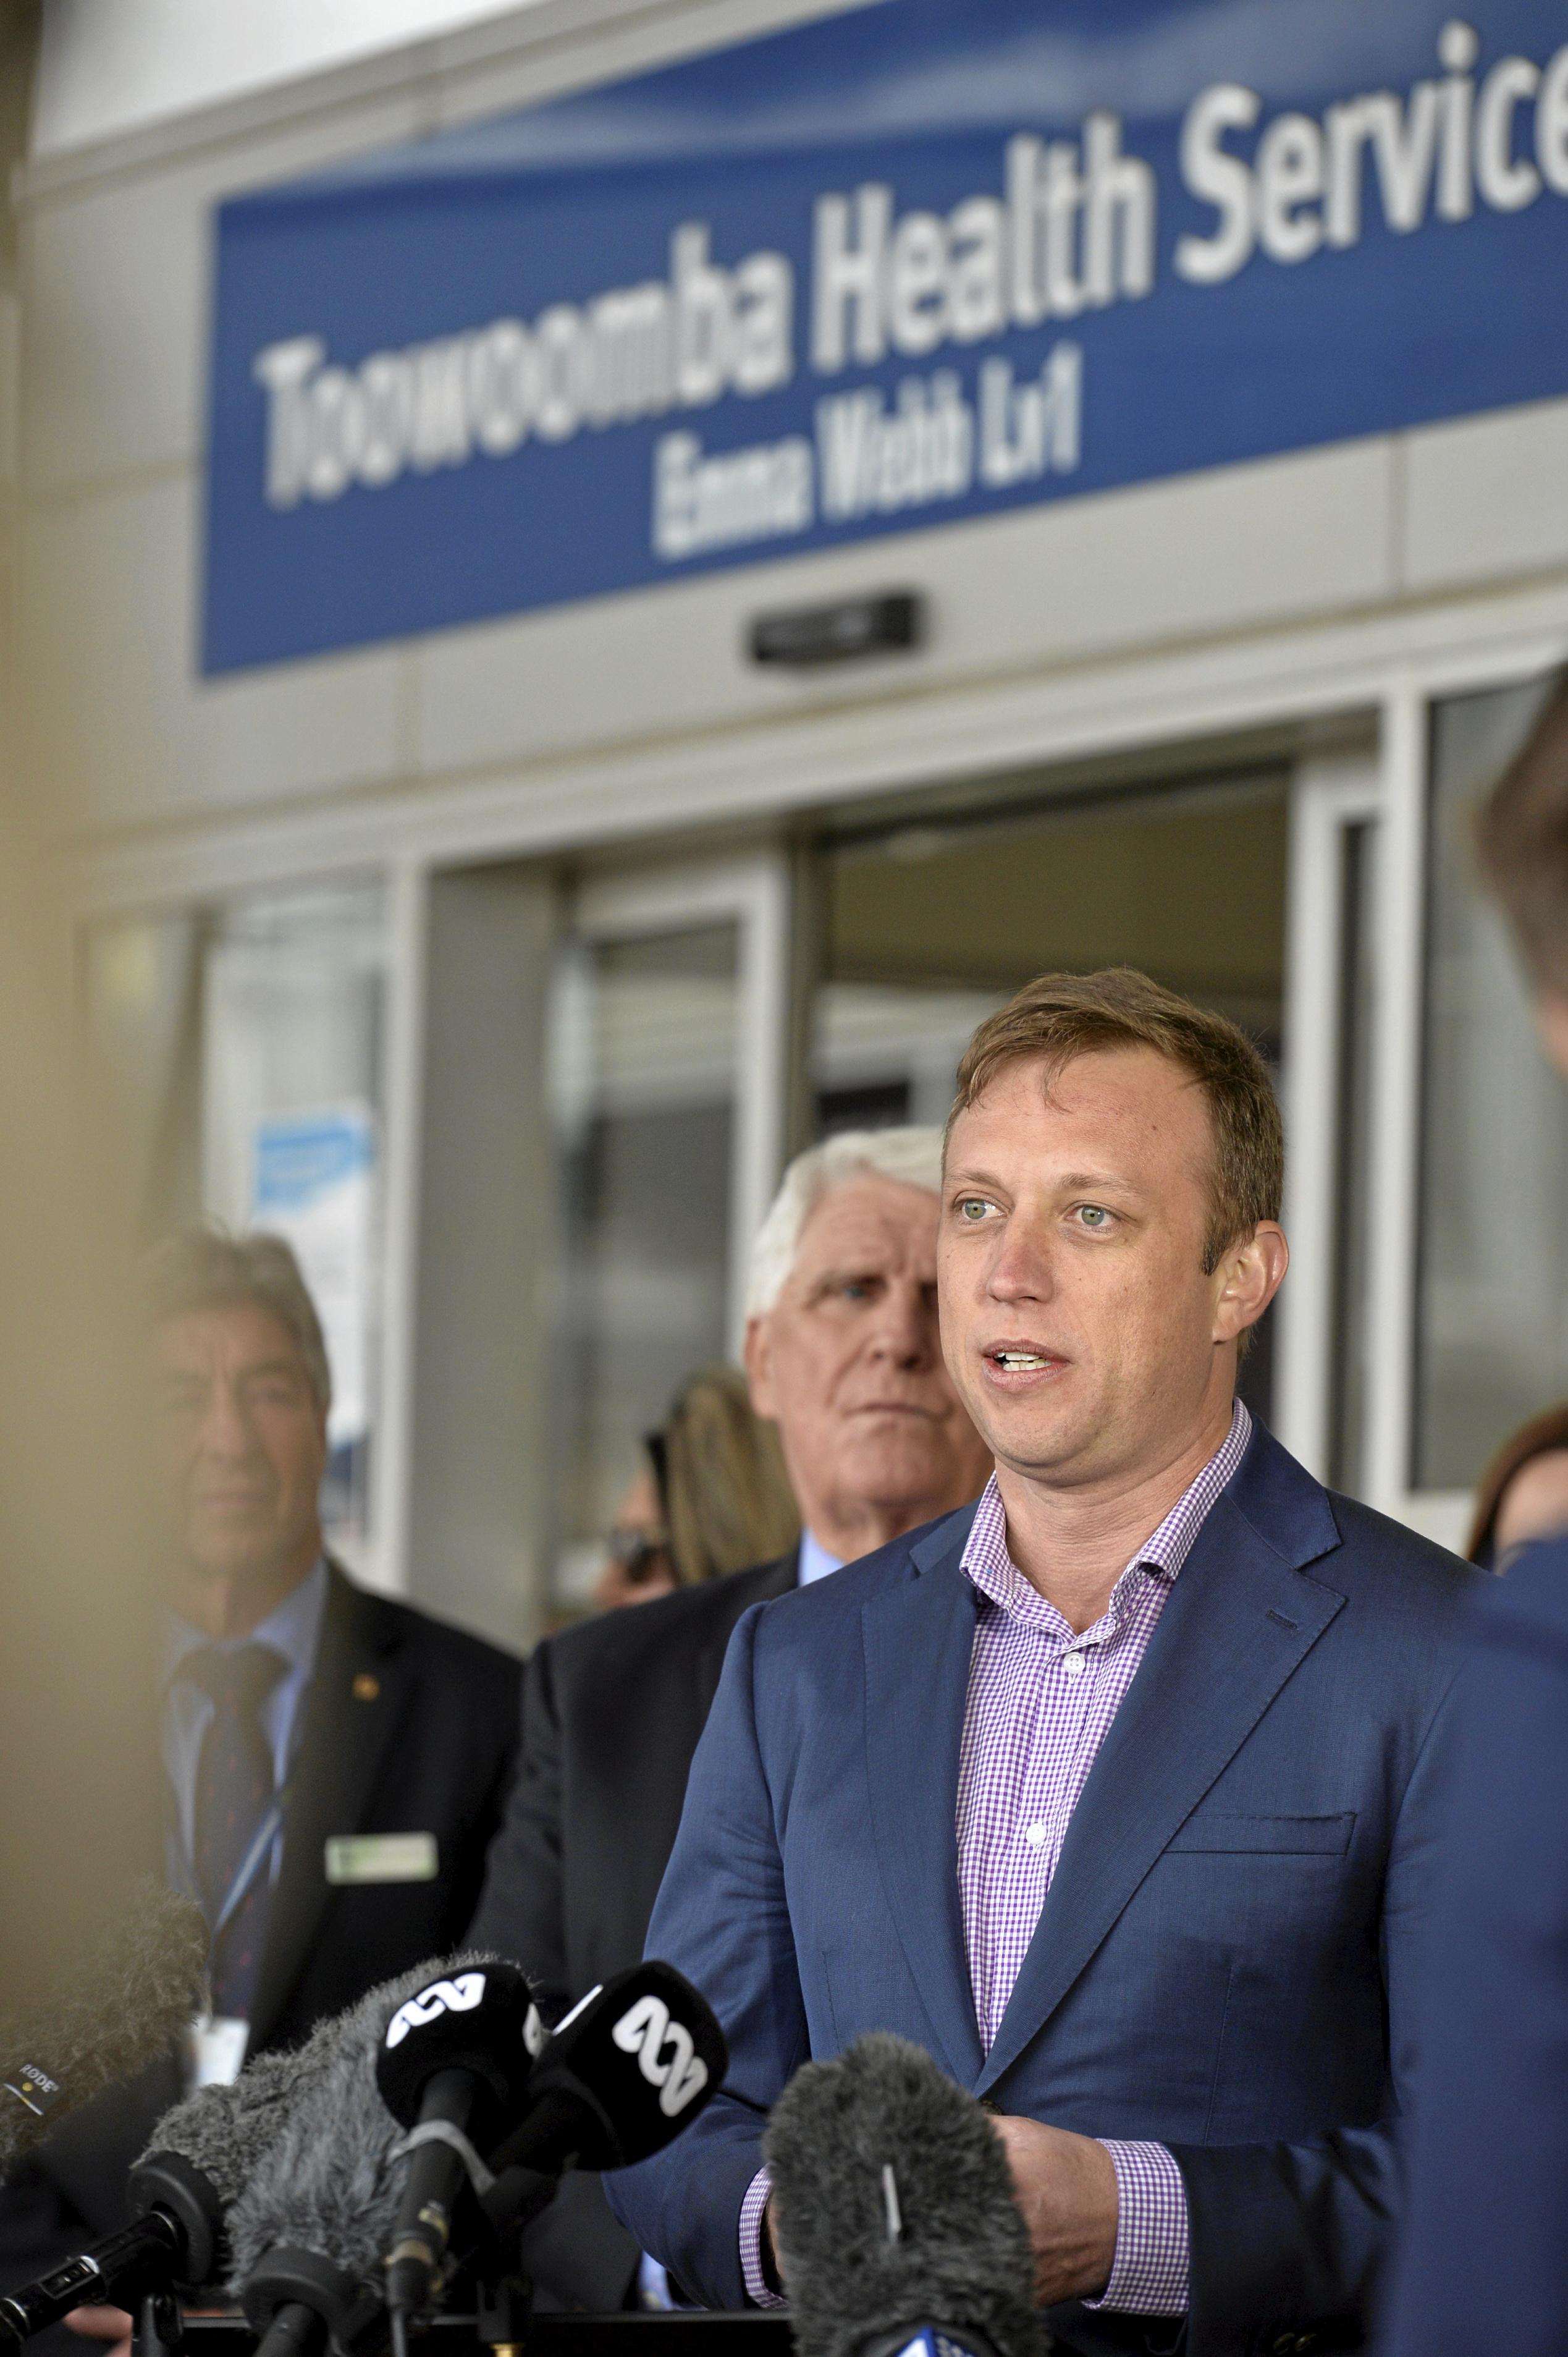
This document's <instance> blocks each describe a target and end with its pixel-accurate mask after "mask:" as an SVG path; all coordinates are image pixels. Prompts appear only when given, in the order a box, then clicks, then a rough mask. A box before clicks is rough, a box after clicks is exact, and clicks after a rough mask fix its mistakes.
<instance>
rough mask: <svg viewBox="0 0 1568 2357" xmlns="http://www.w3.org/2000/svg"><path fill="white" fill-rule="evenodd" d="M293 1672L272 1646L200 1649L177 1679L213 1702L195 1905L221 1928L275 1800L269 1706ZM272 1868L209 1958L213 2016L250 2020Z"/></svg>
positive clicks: (256, 1876)
mask: <svg viewBox="0 0 1568 2357" xmlns="http://www.w3.org/2000/svg"><path fill="white" fill-rule="evenodd" d="M287 1668H288V1663H286V1662H285V1659H284V1657H283V1655H282V1654H281V1653H275V1652H274V1651H273V1649H272V1647H271V1646H270V1645H241V1646H239V1647H238V1648H237V1649H236V1650H235V1651H234V1652H220V1651H219V1650H218V1648H217V1647H216V1646H215V1645H208V1646H203V1647H202V1648H201V1650H200V1651H199V1652H195V1653H192V1654H189V1655H188V1657H187V1659H186V1660H185V1661H184V1662H182V1663H181V1664H180V1671H179V1674H180V1675H181V1677H184V1678H188V1679H189V1680H190V1681H191V1682H192V1684H195V1685H199V1687H200V1688H201V1689H202V1691H203V1693H204V1694H207V1695H210V1697H211V1700H212V1706H213V1709H212V1721H211V1724H210V1726H209V1727H208V1730H207V1733H206V1734H205V1736H204V1737H203V1738H202V1742H201V1759H200V1762H199V1766H198V1769H197V1775H196V1855H195V1857H194V1860H193V1863H194V1865H195V1867H196V1888H197V1896H198V1897H199V1899H200V1900H201V1904H202V1906H203V1908H204V1909H205V1910H206V1912H207V1920H208V1921H209V1923H216V1921H218V1917H219V1913H220V1910H221V1908H222V1906H223V1902H224V1900H226V1899H227V1898H228V1896H229V1893H230V1890H231V1888H232V1886H233V1882H234V1878H235V1876H236V1875H237V1874H238V1873H239V1871H240V1868H241V1867H242V1865H243V1864H244V1861H245V1857H246V1854H247V1852H248V1851H249V1849H250V1847H251V1845H252V1842H253V1841H254V1839H255V1837H256V1835H257V1833H258V1831H259V1830H260V1827H261V1824H262V1821H263V1818H264V1817H265V1815H266V1813H267V1811H268V1810H269V1809H270V1808H271V1807H272V1804H273V1802H274V1799H275V1798H276V1793H277V1785H276V1780H275V1778H274V1774H273V1748H272V1745H271V1743H270V1742H269V1741H268V1739H267V1736H266V1731H265V1729H264V1728H263V1725H262V1717H261V1713H262V1705H263V1703H264V1702H265V1700H266V1698H267V1696H268V1695H270V1694H271V1692H272V1690H273V1688H274V1686H275V1685H276V1684H277V1682H278V1680H279V1679H280V1678H281V1677H282V1676H283V1675H284V1674H285V1671H286V1669H287ZM269 1868H270V1860H267V1859H263V1860H262V1861H261V1862H260V1863H259V1865H258V1866H257V1868H256V1871H255V1872H254V1873H253V1874H252V1877H251V1880H250V1883H249V1885H248V1886H247V1888H246V1890H245V1893H244V1896H243V1898H242V1900H240V1902H239V1904H238V1906H236V1907H235V1908H234V1910H233V1911H232V1913H231V1915H230V1917H229V1920H228V1921H227V1922H226V1923H225V1924H224V1926H223V1929H222V1931H221V1932H220V1934H219V1936H218V1941H217V1943H216V1947H215V1949H214V1953H213V1958H212V2009H213V2011H214V2012H215V2013H226V2014H234V2015H237V2016H239V2017H241V2018H248V2017H249V2014H250V2009H251V2000H252V1996H253V1995H254V1993H255V1986H256V1975H257V1972H258V1970H259V1968H260V1965H261V1960H262V1945H263V1941H264V1940H265V1938H266V1928H267V1915H268V1911H269V1909H270V1906H271V1902H272V1875H271V1872H270V1870H269Z"/></svg>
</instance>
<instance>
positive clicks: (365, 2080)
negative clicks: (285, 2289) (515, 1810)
mask: <svg viewBox="0 0 1568 2357" xmlns="http://www.w3.org/2000/svg"><path fill="white" fill-rule="evenodd" d="M495 1964H496V1959H495V1958H494V1957H489V1956H481V1955H464V1956H457V1957H453V1958H450V1959H447V1958H444V1957H435V1958H433V1959H431V1960H430V1961H428V1962H426V1963H424V1964H419V1965H417V1966H416V1967H415V1968H414V1970H413V1971H412V1972H407V1973H400V1974H399V1975H398V1976H397V1978H396V1979H395V1980H390V1981H385V1982H383V1983H382V1984H381V1986H380V1987H379V1988H373V1989H371V1991H370V1993H369V1995H368V1996H363V1997H361V1998H360V2001H359V2003H358V2004H357V2005H354V2006H351V2007H349V2010H348V2012H346V2013H341V2014H338V2015H336V2016H335V2017H334V2018H332V2019H331V2020H330V2021H327V2022H323V2023H322V2025H321V2026H320V2028H319V2029H317V2030H315V2031H314V2032H313V2033H312V2035H311V2036H310V2038H308V2039H307V2040H306V2043H305V2044H304V2046H302V2047H301V2048H300V2049H299V2050H298V2051H297V2052H296V2053H294V2054H287V2055H284V2056H282V2057H280V2058H279V2061H280V2062H281V2064H282V2065H283V2066H284V2070H285V2076H286V2077H287V2078H288V2080H289V2084H288V2089H287V2093H286V2096H285V2105H284V2108H285V2116H284V2118H283V2121H282V2124H281V2126H280V2128H279V2131H278V2133H277V2135H276V2136H274V2138H272V2140H271V2141H270V2143H269V2144H268V2146H267V2147H266V2149H265V2150H264V2151H263V2153H262V2154H261V2155H260V2157H259V2158H258V2160H257V2162H256V2165H255V2167H254V2169H252V2172H251V2175H250V2178H249V2180H248V2182H247V2183H246V2185H245V2186H244V2188H243V2190H242V2192H241V2194H240V2196H239V2198H238V2200H237V2201H235V2203H234V2206H233V2208H232V2210H231V2212H230V2217H229V2243H230V2248H231V2255H232V2261H231V2288H232V2289H233V2291H234V2293H235V2295H236V2297H242V2295H243V2290H244V2287H245V2283H246V2280H247V2278H248V2277H249V2276H251V2275H252V2274H253V2273H254V2272H255V2271H256V2269H257V2268H258V2267H259V2266H260V2265H261V2262H262V2261H263V2259H266V2258H267V2257H269V2256H270V2255H271V2254H272V2253H273V2252H274V2251H275V2250H277V2249H278V2248H280V2247H286V2248H288V2249H290V2250H300V2251H308V2252H313V2253H315V2254H316V2255H317V2256H319V2257H321V2258H324V2259H328V2260H330V2261H331V2263H332V2265H333V2266H336V2267H338V2268H339V2269H341V2270H342V2271H343V2272H344V2273H345V2274H346V2275H349V2276H355V2277H357V2278H358V2279H359V2280H360V2282H362V2283H363V2284H365V2285H366V2286H368V2287H372V2288H375V2289H377V2290H378V2291H379V2287H380V2281H381V2260H382V2256H383V2255H384V2253H385V2250H386V2247H387V2244H388V2243H389V2242H390V2241H391V2239H392V2227H393V2225H394V2223H395V2222H396V2218H397V2209H398V2202H399V2201H400V2200H401V2198H402V2194H403V2179H404V2178H405V2177H406V2176H407V2174H408V2160H407V2158H406V2157H401V2156H400V2157H399V2158H397V2159H394V2158H392V2153H393V2147H395V2146H397V2145H399V2144H401V2143H402V2141H403V2133H404V2132H403V2126H402V2124H401V2123H400V2122H399V2121H397V2120H395V2119H394V2118H393V2117H392V2114H391V2112H389V2111H388V2109H387V2107H386V2104H385V2102H384V2101H383V2100H382V2097H381V2090H380V2088H379V2087H378V2086H377V2084H376V2063H377V2059H378V2057H379V2056H380V2054H381V2047H382V2040H383V2039H384V2036H385V2033H386V2027H387V2021H388V2018H389V2017H390V2016H391V2015H392V2013H394V2012H395V2011H396V2009H397V2008H398V2007H400V2006H401V2005H403V2004H404V2003H405V2002H406V2001H407V1999H408V1998H410V1997H413V1996H417V1995H418V1994H419V1993H420V1991H421V1990H423V1989H425V1988H428V1987H429V1986H430V1985H431V1983H432V1982H434V1981H436V1980H439V1979H440V1978H441V1977H442V1976H443V1975H457V1974H459V1973H461V1972H464V1971H467V1970H473V1969H478V1970H489V1969H491V1968H493V1967H494V1965H495ZM272 2061H273V2058H272V2057H271V2056H270V2055H263V2056H262V2057H261V2058H260V2060H259V2061H258V2062H257V2063H255V2064H252V2069H260V2068H261V2067H262V2065H263V2064H270V2063H271V2062H272ZM290 2066H292V2068H291V2067H290ZM249 2076H250V2072H243V2073H242V2076H241V2079H240V2082H239V2083H240V2085H242V2086H243V2084H244V2082H245V2079H246V2078H248V2077H249Z"/></svg>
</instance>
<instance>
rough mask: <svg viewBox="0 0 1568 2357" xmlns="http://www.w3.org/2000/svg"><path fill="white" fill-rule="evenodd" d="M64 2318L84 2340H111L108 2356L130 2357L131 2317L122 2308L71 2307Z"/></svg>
mask: <svg viewBox="0 0 1568 2357" xmlns="http://www.w3.org/2000/svg"><path fill="white" fill-rule="evenodd" d="M65 2320H66V2322H67V2323H68V2324H69V2325H70V2329H71V2330H72V2331H73V2332H80V2333H81V2337H82V2339H83V2340H84V2341H113V2344H114V2346H113V2349H112V2350H111V2351H110V2352H109V2357H131V2319H130V2318H129V2317H128V2316H127V2315H126V2313H125V2311H124V2309H123V2308H73V2309H71V2311H70V2315H69V2316H68V2317H67V2318H66V2319H65Z"/></svg>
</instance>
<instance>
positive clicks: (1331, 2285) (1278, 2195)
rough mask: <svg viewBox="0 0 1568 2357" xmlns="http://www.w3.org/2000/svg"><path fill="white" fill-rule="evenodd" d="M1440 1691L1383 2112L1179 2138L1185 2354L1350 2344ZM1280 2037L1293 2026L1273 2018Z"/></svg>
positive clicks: (1388, 2231) (1375, 2253) (1319, 2356)
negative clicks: (1194, 2141) (1273, 2140)
mask: <svg viewBox="0 0 1568 2357" xmlns="http://www.w3.org/2000/svg"><path fill="white" fill-rule="evenodd" d="M1451 1719H1452V1712H1451V1708H1450V1702H1449V1698H1448V1697H1447V1695H1445V1696H1444V1700H1443V1702H1442V1703H1440V1705H1439V1706H1438V1708H1437V1710H1436V1711H1435V1712H1434V1716H1433V1718H1432V1720H1431V1722H1430V1724H1429V1726H1428V1728H1427V1731H1426V1736H1425V1739H1424V1741H1423V1744H1422V1747H1421V1749H1420V1752H1419V1754H1418V1757H1417V1760H1416V1765H1415V1768H1414V1770H1413V1771H1412V1775H1411V1778H1410V1781H1409V1783H1408V1784H1407V1786H1406V1788H1405V1794H1404V1799H1403V1802H1402V1805H1401V1809H1400V1813H1399V1817H1398V1819H1397V1821H1396V1824H1395V1828H1394V1836H1393V1841H1392V1844H1391V1850H1390V1856H1389V1865H1388V1872H1387V1877H1386V1880H1385V1884H1384V1892H1383V1928H1382V1968H1383V1984H1384V1988H1385V1991H1386V1995H1387V2005H1388V2040H1389V2068H1390V2078H1391V2093H1390V2105H1389V2116H1388V2117H1387V2118H1385V2119H1383V2120H1381V2121H1379V2122H1377V2123H1376V2124H1374V2125H1370V2126H1358V2127H1347V2128H1335V2129H1327V2130H1325V2131H1324V2132H1323V2133H1321V2134H1319V2135H1317V2136H1308V2137H1304V2138H1303V2139H1302V2140H1301V2141H1300V2142H1296V2143H1279V2144H1260V2145H1214V2146H1203V2145H1175V2146H1173V2147H1171V2149H1172V2151H1173V2152H1174V2153H1175V2156H1176V2163H1177V2165H1178V2167H1179V2168H1180V2169H1181V2173H1182V2177H1183V2179H1184V2181H1185V2183H1186V2186H1187V2214H1188V2220H1189V2223H1190V2228H1191V2237H1192V2276H1191V2306H1190V2309H1189V2311H1188V2337H1187V2349H1188V2352H1189V2357H1262V2352H1273V2351H1275V2350H1282V2349H1284V2348H1286V2347H1290V2348H1293V2349H1300V2350H1304V2351H1305V2350H1311V2351H1312V2352H1314V2357H1329V2352H1333V2351H1336V2350H1341V2349H1359V2348H1360V2347H1361V2346H1362V2345H1363V2341H1364V2339H1365V2336H1366V2332H1367V2320H1368V2319H1369V2316H1371V2315H1372V2314H1374V2313H1375V2311H1376V2307H1377V2301H1378V2296H1379V2290H1380V2281H1381V2276H1382V2271H1383V2267H1384V2265H1385V2262H1386V2260H1387V2258H1388V2256H1389V2251H1390V2244H1391V2239H1392V2233H1393V2229H1394V2226H1395V2224H1396V2222H1397V2221H1398V2219H1399V2215H1400V2212H1401V2208H1402V2144H1401V2138H1400V2133H1399V2129H1398V2125H1397V2121H1398V2115H1400V2114H1402V2112H1403V2111H1404V2110H1405V2109H1406V2108H1407V2105H1408V2103H1409V2099H1410V2093H1411V2086H1412V2079H1413V2075H1414V2068H1415V2029H1416V2015H1417V2011H1418V2004H1419V1992H1418V1989H1417V1986H1416V1982H1417V1976H1418V1972H1419V1968H1420V1964H1419V1960H1420V1957H1421V1954H1422V1952H1423V1938H1424V1933H1425V1929H1426V1925H1427V1922H1428V1920H1429V1918H1430V1915H1431V1911H1432V1898H1433V1889H1434V1867H1435V1863H1436V1855H1437V1842H1438V1832H1439V1825H1440V1820H1441V1815H1442V1802H1443V1794H1444V1790H1445V1786H1446V1778H1447V1765H1446V1763H1447V1760H1448V1756H1449V1752H1450V1749H1451V1740H1452V1727H1451ZM1280 2034H1281V2036H1282V2037H1286V2036H1288V2035H1289V2025H1288V2024H1287V2023H1282V2024H1281V2026H1280Z"/></svg>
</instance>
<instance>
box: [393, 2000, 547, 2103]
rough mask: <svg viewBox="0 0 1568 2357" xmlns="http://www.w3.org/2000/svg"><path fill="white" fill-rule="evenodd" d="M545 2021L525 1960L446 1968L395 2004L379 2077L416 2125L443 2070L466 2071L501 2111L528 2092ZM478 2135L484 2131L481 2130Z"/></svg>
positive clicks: (394, 2101)
mask: <svg viewBox="0 0 1568 2357" xmlns="http://www.w3.org/2000/svg"><path fill="white" fill-rule="evenodd" d="M543 2042H544V2025H543V2023H542V2021H541V2020H540V2018H539V2009H538V2007H536V2006H535V2004H534V2002H533V1995H532V1990H531V1989H530V1987H529V1985H528V1975H527V1974H526V1973H525V1972H524V1971H523V1969H522V1967H521V1964H502V1963H499V1961H498V1962H494V1963H491V1964H483V1965H479V1964H474V1965H470V1966H469V1968H468V1969H467V1971H466V1972H447V1971H446V1970H443V1971H442V1973H441V1974H440V1975H438V1976H437V1977H436V1978H435V1980H433V1981H430V1982H428V1983H427V1984H426V1985H425V1986H424V1987H423V1988H421V1989H419V1990H418V1991H416V1993H415V1994H414V1995H413V1996H411V1997H406V1998H405V1999H404V2000H403V2004H401V2005H399V2006H397V2007H393V2008H392V2016H391V2018H390V2020H388V2021H387V2022H386V2024H385V2027H384V2034H383V2036H382V2040H381V2051H380V2053H379V2054H378V2055H377V2057H376V2083H377V2085H378V2086H379V2087H380V2088H381V2096H382V2100H383V2101H384V2103H385V2104H386V2107H387V2109H388V2111H390V2112H391V2114H392V2117H393V2118H394V2119H398V2120H401V2121H402V2122H403V2126H404V2127H409V2128H411V2127H413V2125H414V2123H415V2121H416V2120H417V2119H418V2117H419V2114H420V2106H421V2102H422V2099H423V2097H424V2090H425V2088H426V2086H427V2085H428V2083H429V2082H430V2081H431V2080H432V2079H433V2078H434V2077H435V2074H436V2072H438V2071H463V2072H467V2073H468V2074H469V2075H470V2076H471V2077H472V2078H473V2079H474V2080H475V2081H476V2082H477V2083H478V2086H479V2087H480V2088H481V2089H483V2091H484V2094H485V2100H486V2108H487V2110H489V2111H490V2112H491V2113H493V2114H494V2115H496V2116H498V2117H502V2116H505V2115H506V2114H508V2113H509V2112H510V2111H512V2110H514V2109H515V2108H516V2107H517V2106H518V2105H519V2104H521V2102H522V2099H523V2094H524V2091H525V2090H526V2088H527V2085H528V2077H529V2073H530V2072H531V2071H532V2068H533V2059H534V2056H535V2055H536V2054H537V2053H538V2052H539V2050H540V2048H541V2047H542V2044H543ZM474 2133H476V2134H478V2130H475V2131H474Z"/></svg>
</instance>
